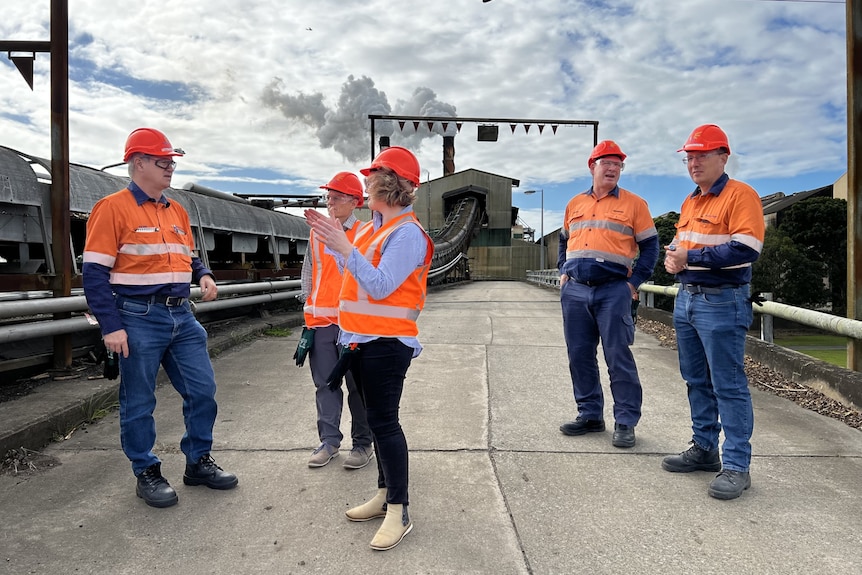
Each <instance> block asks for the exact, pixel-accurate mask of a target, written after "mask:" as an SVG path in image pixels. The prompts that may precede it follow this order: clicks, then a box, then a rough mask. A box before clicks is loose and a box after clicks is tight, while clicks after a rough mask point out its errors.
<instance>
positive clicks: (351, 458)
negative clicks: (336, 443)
mask: <svg viewBox="0 0 862 575" xmlns="http://www.w3.org/2000/svg"><path fill="white" fill-rule="evenodd" d="M372 457H374V449H372V448H371V447H362V446H354V447H353V449H351V450H350V455H348V456H347V459H345V460H344V468H345V469H362V468H363V467H365V466H366V465H368V464H369V463H370V462H371V458H372Z"/></svg>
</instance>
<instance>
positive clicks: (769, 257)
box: [751, 227, 829, 308]
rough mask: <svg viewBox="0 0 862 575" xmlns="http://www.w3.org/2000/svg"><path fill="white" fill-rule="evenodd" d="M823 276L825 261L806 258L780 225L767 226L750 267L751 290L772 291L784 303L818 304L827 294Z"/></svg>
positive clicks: (825, 298)
mask: <svg viewBox="0 0 862 575" xmlns="http://www.w3.org/2000/svg"><path fill="white" fill-rule="evenodd" d="M825 276H826V264H825V262H823V261H822V260H816V259H811V258H809V257H808V254H807V253H806V251H805V250H804V249H802V248H800V247H799V245H798V244H797V243H796V242H794V241H793V239H791V237H790V236H789V235H788V234H787V233H785V232H784V231H783V230H782V229H781V228H775V227H770V228H768V229H767V230H766V239H765V241H764V242H763V251H762V252H761V253H760V258H759V259H758V260H757V261H756V262H755V263H754V266H753V269H752V279H751V290H752V292H755V291H759V292H771V293H772V294H773V299H774V300H775V301H777V302H781V303H785V304H787V305H793V306H797V307H809V308H811V307H818V306H821V305H823V304H824V303H826V301H827V300H828V298H829V292H828V290H827V289H826V286H825V285H824V283H823V278H824V277H825Z"/></svg>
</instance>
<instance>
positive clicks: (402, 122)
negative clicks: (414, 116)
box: [398, 120, 407, 132]
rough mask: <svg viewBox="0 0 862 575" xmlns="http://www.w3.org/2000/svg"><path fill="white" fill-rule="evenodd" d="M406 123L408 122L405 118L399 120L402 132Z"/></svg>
mask: <svg viewBox="0 0 862 575" xmlns="http://www.w3.org/2000/svg"><path fill="white" fill-rule="evenodd" d="M406 123H407V122H405V121H404V120H399V121H398V127H399V128H401V131H402V132H403V131H404V124H406Z"/></svg>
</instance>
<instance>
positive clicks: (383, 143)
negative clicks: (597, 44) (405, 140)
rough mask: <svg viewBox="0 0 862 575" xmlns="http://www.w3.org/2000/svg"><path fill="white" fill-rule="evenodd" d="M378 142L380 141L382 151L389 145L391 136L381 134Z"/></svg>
mask: <svg viewBox="0 0 862 575" xmlns="http://www.w3.org/2000/svg"><path fill="white" fill-rule="evenodd" d="M378 142H380V151H381V152H382V151H383V150H385V149H386V148H388V147H389V136H380V140H378Z"/></svg>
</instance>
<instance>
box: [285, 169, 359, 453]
mask: <svg viewBox="0 0 862 575" xmlns="http://www.w3.org/2000/svg"><path fill="white" fill-rule="evenodd" d="M320 187H321V188H322V189H323V190H325V191H326V209H327V210H328V211H329V215H330V216H331V217H333V218H335V219H336V220H338V221H339V222H341V226H342V227H343V228H344V232H345V234H346V235H347V238H348V239H349V240H350V241H351V242H352V241H353V237H354V236H355V235H356V230H357V229H359V227H360V225H361V222H360V221H359V220H357V219H356V216H355V215H354V214H353V210H354V209H355V208H359V207H362V203H363V198H362V183H361V182H360V181H359V178H357V177H356V175H355V174H351V173H350V172H339V173H337V174H335V176H333V177H332V179H331V180H330V181H329V183H327V184H326V185H324V186H320ZM325 249H326V248H325V246H324V244H323V242H321V241H320V240H319V239H318V237H317V234H315V233H314V230H312V231H311V233H310V235H309V238H308V252H307V253H306V254H305V259H304V260H303V261H302V276H301V278H302V293H303V295H304V296H305V297H304V298H303V299H304V300H305V306H304V308H303V312H304V315H305V330H304V331H303V334H304V337H306V338H308V337H311V338H313V339H312V343H311V345H310V346H309V348H308V358H309V367H310V368H311V378H312V380H313V381H314V386H315V388H316V391H315V402H316V405H317V433H318V436H319V438H320V445H319V446H318V447H317V448H316V449H315V450H314V452H313V453H312V454H311V458H310V459H309V460H308V466H309V467H323V466H324V465H326V464H327V463H329V462H330V461H331V460H332V458H333V457H337V456H338V448H339V447H340V446H341V440H342V439H343V438H344V435H343V434H342V433H341V429H340V426H341V410H342V408H343V399H344V393H343V392H342V390H341V387H338V388H336V389H330V387H329V386H328V385H327V382H326V379H327V377H329V374H330V373H331V372H332V369H333V368H334V367H335V363H336V362H337V361H338V356H339V353H340V346H339V345H338V332H339V329H338V296H339V294H340V293H341V283H342V278H341V272H340V270H339V269H338V265H337V264H336V262H335V259H334V258H333V256H332V255H331V254H328V253H326V252H325ZM346 379H347V405H348V407H349V409H350V416H351V424H350V437H351V439H352V440H353V447H352V449H351V450H350V454H349V455H348V456H347V458H346V459H345V461H344V465H343V466H344V467H345V468H347V469H360V468H362V467H365V466H366V465H368V462H369V461H371V458H372V457H373V456H374V449H373V447H372V438H371V429H370V428H369V427H368V420H367V418H366V417H365V407H364V406H363V405H362V398H361V397H360V394H359V392H358V391H357V389H356V383H355V382H354V381H353V376H352V375H351V374H349V373H348V374H346Z"/></svg>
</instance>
